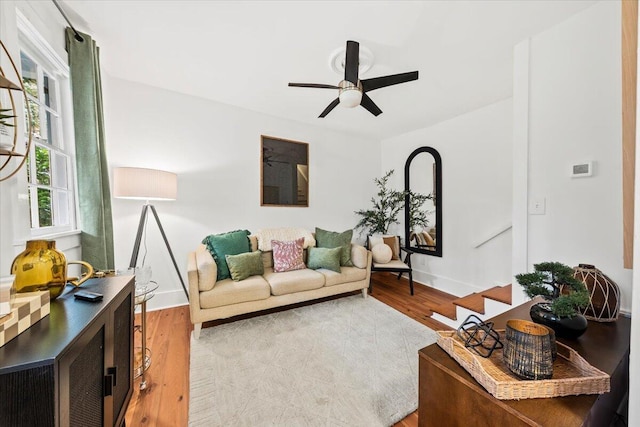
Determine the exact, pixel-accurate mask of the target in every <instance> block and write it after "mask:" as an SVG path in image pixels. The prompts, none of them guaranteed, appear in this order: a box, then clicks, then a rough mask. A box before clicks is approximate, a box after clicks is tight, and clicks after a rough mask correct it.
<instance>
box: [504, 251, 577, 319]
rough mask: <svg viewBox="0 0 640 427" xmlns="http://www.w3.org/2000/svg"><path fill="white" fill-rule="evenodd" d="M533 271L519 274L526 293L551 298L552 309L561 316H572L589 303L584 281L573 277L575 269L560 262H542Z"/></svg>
mask: <svg viewBox="0 0 640 427" xmlns="http://www.w3.org/2000/svg"><path fill="white" fill-rule="evenodd" d="M533 268H534V270H535V271H534V272H533V273H523V274H517V275H516V280H517V281H518V283H520V285H522V287H523V288H524V293H525V294H526V295H527V296H528V297H529V298H533V297H535V296H537V295H541V296H543V297H545V298H546V299H549V300H551V311H552V312H553V313H554V314H555V315H557V316H560V317H572V316H575V315H576V313H577V309H579V308H582V307H586V306H587V305H588V304H589V293H588V292H587V288H586V287H585V285H584V283H582V282H581V281H579V280H578V279H576V278H574V277H573V269H572V268H571V267H569V266H567V265H564V264H562V263H559V262H542V263H540V264H535V265H534V266H533Z"/></svg>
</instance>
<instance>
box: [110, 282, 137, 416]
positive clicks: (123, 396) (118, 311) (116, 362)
mask: <svg viewBox="0 0 640 427" xmlns="http://www.w3.org/2000/svg"><path fill="white" fill-rule="evenodd" d="M113 306H114V310H113V321H112V325H113V351H112V354H113V362H112V364H110V365H108V367H107V371H109V370H111V372H112V373H113V375H114V384H113V408H112V417H113V418H112V419H113V425H120V424H121V423H122V420H124V414H125V412H126V410H127V408H126V407H127V404H128V403H129V399H130V398H131V394H132V393H133V296H132V294H131V293H128V294H126V295H125V297H124V298H123V299H122V300H121V301H114V304H113ZM110 344H111V342H110V341H109V340H108V341H107V345H108V350H109V349H110V347H111V345H110ZM107 410H108V408H107Z"/></svg>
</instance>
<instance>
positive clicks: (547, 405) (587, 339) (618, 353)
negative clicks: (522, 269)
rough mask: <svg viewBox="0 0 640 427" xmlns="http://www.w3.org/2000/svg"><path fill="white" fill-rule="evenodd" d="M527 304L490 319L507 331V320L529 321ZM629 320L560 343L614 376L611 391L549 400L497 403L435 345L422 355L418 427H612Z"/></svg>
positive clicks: (595, 326)
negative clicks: (609, 426) (610, 425)
mask: <svg viewBox="0 0 640 427" xmlns="http://www.w3.org/2000/svg"><path fill="white" fill-rule="evenodd" d="M531 304H533V302H528V303H525V304H523V305H521V306H518V307H516V308H514V309H511V310H509V311H507V312H505V313H503V314H501V315H500V316H497V317H494V318H493V319H490V320H492V321H493V322H494V325H495V326H494V327H495V328H496V329H504V328H505V325H506V321H507V320H509V319H526V320H530V319H531V317H530V316H529V307H530V306H531ZM630 332H631V319H629V318H627V317H622V316H620V317H619V318H618V320H617V321H616V322H612V323H598V322H589V327H588V329H587V331H586V332H585V333H584V335H582V336H581V337H580V338H578V339H577V340H566V339H559V341H560V342H562V343H563V344H566V345H568V346H570V347H572V348H573V349H574V350H576V351H577V352H578V353H579V354H580V355H581V356H582V357H584V358H585V359H586V360H587V361H588V362H589V363H590V364H591V365H593V366H595V367H597V368H598V369H601V370H602V371H604V372H606V373H608V374H609V375H610V376H611V391H610V392H609V393H605V394H602V395H580V396H568V397H556V398H550V399H523V400H519V401H518V400H498V399H496V398H494V397H493V396H492V395H491V394H489V393H488V392H487V391H486V390H485V389H484V388H483V387H482V386H481V385H480V384H478V383H477V382H476V380H474V379H473V377H471V375H469V373H468V372H467V371H465V370H464V369H463V368H462V367H461V366H460V365H459V364H458V363H457V362H456V361H455V360H453V359H452V358H451V357H450V356H449V355H448V354H447V353H446V352H445V351H444V350H442V349H441V348H440V347H438V345H437V344H432V345H430V346H428V347H425V348H423V349H422V350H420V351H419V353H418V354H419V361H420V362H419V363H420V379H419V381H420V384H419V407H418V424H419V426H421V427H427V426H438V427H442V426H451V427H455V426H465V427H466V426H471V425H472V426H474V427H480V426H509V427H515V426H553V427H575V426H593V427H600V426H608V425H609V424H610V423H611V420H612V419H613V418H614V416H615V413H616V410H617V409H618V406H619V405H620V402H621V401H622V400H623V399H624V397H625V395H626V394H627V392H628V390H629V339H630Z"/></svg>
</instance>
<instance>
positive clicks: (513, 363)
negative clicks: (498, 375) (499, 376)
mask: <svg viewBox="0 0 640 427" xmlns="http://www.w3.org/2000/svg"><path fill="white" fill-rule="evenodd" d="M505 336H506V342H505V343H504V352H503V358H504V362H505V364H506V365H507V367H508V368H509V370H510V371H511V372H513V373H514V374H515V375H517V376H518V377H519V378H522V379H526V380H545V379H549V378H551V377H552V376H553V343H552V342H551V335H550V334H549V329H548V328H547V327H545V326H542V325H538V324H536V323H533V322H530V321H528V320H520V319H511V320H508V321H507V329H506V332H505Z"/></svg>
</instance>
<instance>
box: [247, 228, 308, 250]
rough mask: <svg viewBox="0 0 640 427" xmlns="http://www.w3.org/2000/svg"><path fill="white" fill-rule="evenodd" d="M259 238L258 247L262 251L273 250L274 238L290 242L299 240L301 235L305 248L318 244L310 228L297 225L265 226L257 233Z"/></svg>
mask: <svg viewBox="0 0 640 427" xmlns="http://www.w3.org/2000/svg"><path fill="white" fill-rule="evenodd" d="M255 236H256V239H257V240H258V249H260V250H261V251H262V252H268V251H271V250H273V248H272V247H271V241H272V240H279V241H282V242H290V241H293V240H297V239H299V238H300V237H304V248H305V249H306V248H308V247H310V246H315V245H316V239H315V238H314V237H313V234H311V232H310V231H309V230H305V229H304V228H297V227H283V228H263V229H261V230H258V231H257V232H256V234H255Z"/></svg>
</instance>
